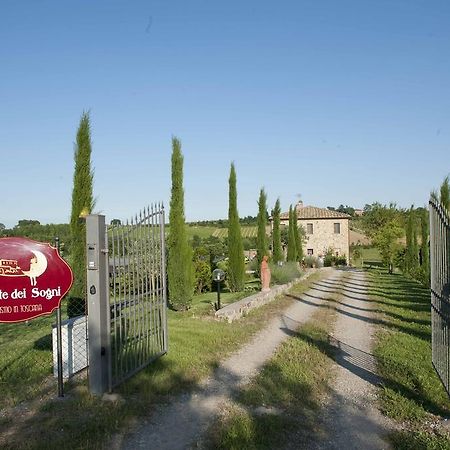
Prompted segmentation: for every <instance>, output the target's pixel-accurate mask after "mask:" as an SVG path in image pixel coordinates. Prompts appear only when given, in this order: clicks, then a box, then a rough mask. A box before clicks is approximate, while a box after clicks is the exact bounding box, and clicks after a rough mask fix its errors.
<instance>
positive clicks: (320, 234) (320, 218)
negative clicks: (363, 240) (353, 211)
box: [280, 201, 351, 261]
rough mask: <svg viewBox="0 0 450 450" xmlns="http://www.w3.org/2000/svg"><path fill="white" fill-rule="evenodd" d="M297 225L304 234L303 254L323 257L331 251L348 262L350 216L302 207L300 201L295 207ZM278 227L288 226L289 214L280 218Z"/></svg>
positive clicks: (322, 209)
mask: <svg viewBox="0 0 450 450" xmlns="http://www.w3.org/2000/svg"><path fill="white" fill-rule="evenodd" d="M295 211H296V213H297V225H298V226H300V225H301V226H302V227H303V228H304V230H305V233H306V243H303V254H304V255H305V256H306V255H311V256H315V257H318V256H324V255H325V253H326V252H327V250H328V249H332V250H333V253H334V254H335V255H336V256H345V257H346V258H347V261H348V257H349V253H350V248H349V233H350V231H349V230H350V228H349V222H348V221H349V219H350V217H351V216H349V215H348V214H345V213H341V212H338V211H331V210H329V209H326V208H318V207H316V206H303V202H302V201H300V202H298V203H297V205H296V206H295ZM280 226H281V227H283V226H289V212H286V213H282V214H281V216H280Z"/></svg>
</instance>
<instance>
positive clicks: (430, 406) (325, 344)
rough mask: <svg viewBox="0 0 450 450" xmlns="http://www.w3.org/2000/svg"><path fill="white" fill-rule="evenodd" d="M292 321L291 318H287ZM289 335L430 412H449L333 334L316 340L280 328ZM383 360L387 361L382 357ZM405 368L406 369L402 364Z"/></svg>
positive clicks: (298, 332)
mask: <svg viewBox="0 0 450 450" xmlns="http://www.w3.org/2000/svg"><path fill="white" fill-rule="evenodd" d="M286 319H288V320H289V321H292V319H290V318H286ZM283 330H284V331H285V333H286V334H288V335H289V336H293V337H297V338H298V339H301V340H303V341H305V342H307V343H309V344H311V345H313V346H314V347H316V348H318V349H319V350H320V351H321V352H322V353H324V354H325V355H327V356H328V357H329V358H331V359H333V360H334V361H335V362H336V363H337V364H338V365H339V366H341V367H343V368H345V369H347V370H348V371H350V372H352V373H353V374H354V375H356V376H358V377H359V378H361V379H362V380H364V381H366V382H368V383H370V384H372V385H374V386H386V387H389V388H391V389H393V390H394V391H396V392H398V393H400V394H401V395H402V396H404V397H406V398H408V399H410V400H412V401H414V402H415V403H417V404H420V405H422V407H423V408H424V409H425V410H426V411H428V412H430V413H432V414H438V415H441V416H446V415H448V413H449V411H448V409H445V408H442V407H441V406H440V405H438V404H437V403H434V402H432V401H429V400H428V399H427V398H426V393H424V392H418V391H415V390H413V389H410V388H409V387H407V386H405V385H403V384H400V383H398V382H396V381H394V380H392V379H390V378H388V377H381V376H379V375H378V374H377V358H376V357H375V356H374V355H372V354H371V353H368V352H365V351H363V350H360V349H358V348H356V347H354V346H352V345H349V344H347V343H345V342H343V341H340V340H338V339H336V338H335V337H334V336H331V335H328V339H327V340H326V341H325V340H323V339H322V340H317V339H312V338H311V337H310V336H309V335H308V334H305V333H304V332H302V330H301V329H300V330H299V331H292V327H290V326H289V327H285V328H284V329H283ZM384 362H387V363H389V361H388V360H386V359H385V361H384ZM405 370H408V368H407V367H405Z"/></svg>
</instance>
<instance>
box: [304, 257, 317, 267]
mask: <svg viewBox="0 0 450 450" xmlns="http://www.w3.org/2000/svg"><path fill="white" fill-rule="evenodd" d="M305 266H306V267H309V268H311V267H317V258H314V256H306V257H305Z"/></svg>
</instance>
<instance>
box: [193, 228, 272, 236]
mask: <svg viewBox="0 0 450 450" xmlns="http://www.w3.org/2000/svg"><path fill="white" fill-rule="evenodd" d="M187 232H188V236H189V237H190V238H192V237H193V236H195V235H197V236H199V237H200V238H202V239H204V238H207V237H209V236H214V237H217V238H221V239H222V238H226V237H227V236H228V228H218V227H201V226H188V227H187ZM257 233H258V227H256V226H241V234H242V237H243V238H252V237H256V235H257ZM266 233H267V234H270V226H268V227H267V228H266Z"/></svg>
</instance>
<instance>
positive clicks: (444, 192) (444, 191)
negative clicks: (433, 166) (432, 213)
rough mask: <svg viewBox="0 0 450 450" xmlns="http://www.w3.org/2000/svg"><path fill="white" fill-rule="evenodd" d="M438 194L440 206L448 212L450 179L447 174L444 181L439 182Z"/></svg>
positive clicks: (449, 206)
mask: <svg viewBox="0 0 450 450" xmlns="http://www.w3.org/2000/svg"><path fill="white" fill-rule="evenodd" d="M440 194H441V195H440V203H441V206H442V207H443V208H444V209H446V210H447V213H448V214H450V181H449V177H448V176H446V177H445V178H444V181H443V183H442V184H441V192H440Z"/></svg>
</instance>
